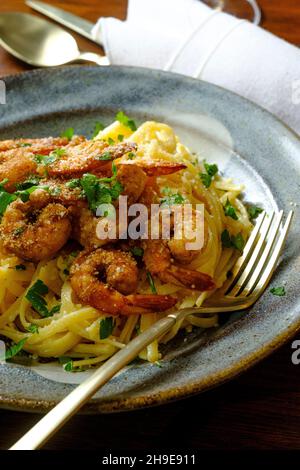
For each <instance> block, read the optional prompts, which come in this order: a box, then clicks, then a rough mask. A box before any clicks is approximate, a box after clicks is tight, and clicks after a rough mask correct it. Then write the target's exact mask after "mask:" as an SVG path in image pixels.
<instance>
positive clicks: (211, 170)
mask: <svg viewBox="0 0 300 470" xmlns="http://www.w3.org/2000/svg"><path fill="white" fill-rule="evenodd" d="M204 168H205V170H206V173H207V174H208V175H209V176H215V175H216V174H217V173H218V171H219V168H218V165H216V164H215V163H213V164H212V165H210V164H209V163H204Z"/></svg>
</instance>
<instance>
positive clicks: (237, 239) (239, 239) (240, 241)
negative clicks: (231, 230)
mask: <svg viewBox="0 0 300 470" xmlns="http://www.w3.org/2000/svg"><path fill="white" fill-rule="evenodd" d="M231 241H232V245H233V247H234V248H236V249H237V250H239V251H243V249H244V246H245V240H244V238H243V236H242V234H241V233H238V234H237V235H236V236H234V235H232V237H231Z"/></svg>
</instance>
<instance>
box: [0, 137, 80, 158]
mask: <svg viewBox="0 0 300 470" xmlns="http://www.w3.org/2000/svg"><path fill="white" fill-rule="evenodd" d="M83 140H85V138H84V137H82V136H74V137H73V138H72V139H71V141H69V140H68V139H67V138H66V137H42V138H40V139H17V140H3V141H2V142H1V141H0V152H5V151H7V150H12V149H17V148H26V149H27V150H29V151H30V152H31V153H34V154H36V153H38V154H40V155H48V154H49V153H50V152H52V151H53V150H55V149H57V148H59V147H64V146H65V145H70V144H71V145H77V144H79V143H80V142H82V141H83ZM0 156H1V153H0Z"/></svg>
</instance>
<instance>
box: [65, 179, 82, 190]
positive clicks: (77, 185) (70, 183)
mask: <svg viewBox="0 0 300 470" xmlns="http://www.w3.org/2000/svg"><path fill="white" fill-rule="evenodd" d="M66 186H67V188H70V189H75V188H80V187H81V184H80V178H74V179H72V180H70V181H68V182H67V183H66Z"/></svg>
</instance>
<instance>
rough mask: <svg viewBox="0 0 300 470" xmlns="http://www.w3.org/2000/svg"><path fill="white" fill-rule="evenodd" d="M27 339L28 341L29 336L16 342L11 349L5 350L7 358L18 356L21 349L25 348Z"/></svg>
mask: <svg viewBox="0 0 300 470" xmlns="http://www.w3.org/2000/svg"><path fill="white" fill-rule="evenodd" d="M25 341H27V338H23V339H21V341H19V342H18V343H17V344H14V345H13V346H11V347H10V348H9V349H7V350H6V352H5V359H6V360H9V359H11V358H12V357H14V356H16V355H17V354H18V353H19V352H20V351H21V349H23V346H24V343H25Z"/></svg>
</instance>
